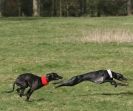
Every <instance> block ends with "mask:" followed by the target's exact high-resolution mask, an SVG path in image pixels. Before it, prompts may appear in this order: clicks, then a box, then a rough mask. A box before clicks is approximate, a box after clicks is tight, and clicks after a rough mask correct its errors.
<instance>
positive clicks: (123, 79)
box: [115, 73, 127, 81]
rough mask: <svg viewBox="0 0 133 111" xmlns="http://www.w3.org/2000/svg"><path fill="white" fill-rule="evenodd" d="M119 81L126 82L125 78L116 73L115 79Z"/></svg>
mask: <svg viewBox="0 0 133 111" xmlns="http://www.w3.org/2000/svg"><path fill="white" fill-rule="evenodd" d="M115 79H117V80H119V81H127V78H125V77H124V76H123V75H122V74H119V73H117V74H116V78H115Z"/></svg>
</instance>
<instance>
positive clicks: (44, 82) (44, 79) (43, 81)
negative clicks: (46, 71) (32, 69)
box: [41, 76, 48, 86]
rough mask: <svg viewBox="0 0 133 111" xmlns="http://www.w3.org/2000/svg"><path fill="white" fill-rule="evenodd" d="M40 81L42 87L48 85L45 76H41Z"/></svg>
mask: <svg viewBox="0 0 133 111" xmlns="http://www.w3.org/2000/svg"><path fill="white" fill-rule="evenodd" d="M41 81H42V84H43V85H44V86H46V85H47V84H48V79H47V78H46V76H42V77H41Z"/></svg>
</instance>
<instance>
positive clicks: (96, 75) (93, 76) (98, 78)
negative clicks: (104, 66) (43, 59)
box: [54, 70, 127, 88]
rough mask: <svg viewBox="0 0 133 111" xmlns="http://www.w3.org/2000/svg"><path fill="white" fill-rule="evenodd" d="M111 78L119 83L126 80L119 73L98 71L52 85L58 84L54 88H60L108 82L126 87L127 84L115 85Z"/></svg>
mask: <svg viewBox="0 0 133 111" xmlns="http://www.w3.org/2000/svg"><path fill="white" fill-rule="evenodd" d="M113 78H114V79H117V80H119V81H124V80H125V81H127V78H125V77H124V76H123V75H122V74H120V73H116V72H113V71H111V70H98V71H94V72H89V73H85V74H81V75H77V76H74V77H72V78H71V79H69V80H68V81H64V82H56V83H54V84H58V85H57V86H56V87H55V88H58V87H62V86H74V85H76V84H79V83H80V82H83V81H91V82H94V83H98V84H102V83H105V82H110V83H111V85H114V86H115V87H117V85H121V86H126V85H127V84H122V83H117V82H116V81H115V80H113Z"/></svg>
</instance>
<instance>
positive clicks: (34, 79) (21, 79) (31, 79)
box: [7, 73, 63, 101]
mask: <svg viewBox="0 0 133 111" xmlns="http://www.w3.org/2000/svg"><path fill="white" fill-rule="evenodd" d="M62 78H63V77H61V76H59V75H58V74H57V73H48V74H46V75H44V76H42V77H39V76H36V75H34V74H31V73H25V74H21V75H19V76H18V77H17V79H16V80H15V82H14V84H13V90H12V91H7V93H11V92H13V91H14V89H15V85H17V86H18V88H17V89H16V91H17V92H18V94H19V95H20V97H22V96H26V97H27V98H26V100H27V101H29V98H30V96H31V94H32V93H33V92H34V91H35V90H37V89H39V88H41V87H43V86H45V85H47V84H48V83H49V82H50V81H53V80H59V79H62ZM28 87H29V90H28V91H27V93H26V94H24V91H25V89H26V88H28Z"/></svg>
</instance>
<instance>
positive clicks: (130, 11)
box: [127, 0, 132, 15]
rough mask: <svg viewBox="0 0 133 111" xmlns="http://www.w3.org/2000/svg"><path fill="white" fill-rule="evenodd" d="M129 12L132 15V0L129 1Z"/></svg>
mask: <svg viewBox="0 0 133 111" xmlns="http://www.w3.org/2000/svg"><path fill="white" fill-rule="evenodd" d="M127 14H128V15H132V3H131V0H128V1H127Z"/></svg>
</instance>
